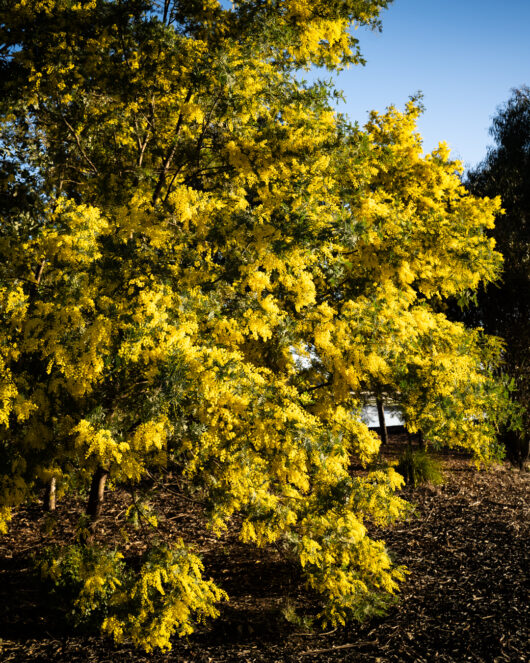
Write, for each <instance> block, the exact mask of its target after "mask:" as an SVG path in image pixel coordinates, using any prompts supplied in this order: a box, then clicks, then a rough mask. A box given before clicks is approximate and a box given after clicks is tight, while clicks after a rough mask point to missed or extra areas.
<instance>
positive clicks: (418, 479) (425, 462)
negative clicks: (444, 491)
mask: <svg viewBox="0 0 530 663" xmlns="http://www.w3.org/2000/svg"><path fill="white" fill-rule="evenodd" d="M396 470H397V472H399V473H400V474H401V475H402V476H403V478H404V479H405V483H406V484H407V485H412V486H420V485H422V484H425V483H432V484H434V485H439V484H441V483H443V482H444V476H443V472H442V465H441V463H440V461H438V460H436V459H435V458H433V457H432V456H429V454H428V453H427V452H426V451H424V450H423V449H415V450H413V449H411V448H410V447H409V448H407V449H406V450H405V452H404V453H403V454H402V455H401V456H400V458H399V462H398V465H397V467H396Z"/></svg>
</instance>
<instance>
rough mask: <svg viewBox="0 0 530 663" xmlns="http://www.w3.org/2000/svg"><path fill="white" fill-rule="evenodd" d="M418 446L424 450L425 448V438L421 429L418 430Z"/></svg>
mask: <svg viewBox="0 0 530 663" xmlns="http://www.w3.org/2000/svg"><path fill="white" fill-rule="evenodd" d="M418 446H419V448H420V449H421V450H422V451H424V450H425V438H424V437H423V433H422V432H421V430H420V431H418Z"/></svg>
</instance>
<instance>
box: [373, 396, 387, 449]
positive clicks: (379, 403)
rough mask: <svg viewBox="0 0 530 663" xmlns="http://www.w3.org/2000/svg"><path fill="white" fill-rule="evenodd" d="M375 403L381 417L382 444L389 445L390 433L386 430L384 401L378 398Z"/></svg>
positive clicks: (380, 433)
mask: <svg viewBox="0 0 530 663" xmlns="http://www.w3.org/2000/svg"><path fill="white" fill-rule="evenodd" d="M375 402H376V404H377V416H378V417H379V435H380V436H381V442H382V444H388V432H387V430H386V422H385V408H384V406H383V399H382V398H376V399H375Z"/></svg>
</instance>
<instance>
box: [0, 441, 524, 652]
mask: <svg viewBox="0 0 530 663" xmlns="http://www.w3.org/2000/svg"><path fill="white" fill-rule="evenodd" d="M400 444H402V441H400V440H399V439H398V440H393V441H392V443H391V445H390V449H389V450H388V451H387V453H388V454H389V455H391V456H392V454H394V453H397V452H398V450H399V445H400ZM440 457H441V458H442V460H443V463H444V468H445V472H446V476H447V481H446V483H445V484H444V485H442V486H439V487H432V486H424V487H419V488H416V489H412V488H407V489H405V490H404V491H403V494H404V496H405V497H406V498H407V499H408V500H409V501H410V502H412V503H413V504H414V505H415V506H416V516H415V517H414V518H413V519H412V520H410V521H408V522H406V523H401V524H400V525H399V526H397V527H393V528H391V529H388V530H385V531H383V532H382V533H381V538H383V539H384V540H385V541H386V542H387V545H388V547H389V548H390V550H391V551H392V553H393V555H394V557H395V558H396V560H397V561H399V563H403V564H405V565H406V566H407V567H408V568H409V571H410V575H409V576H408V579H407V581H406V583H405V585H404V586H403V589H402V591H401V593H400V596H399V602H398V603H397V604H396V605H395V606H394V607H393V608H392V609H391V610H390V612H389V613H388V614H387V615H386V616H385V617H381V618H377V619H372V620H371V621H369V622H367V623H365V624H362V625H358V624H353V625H349V626H348V627H345V628H341V629H335V630H333V631H328V632H325V633H321V632H319V631H318V630H315V631H308V630H306V629H305V628H304V627H302V626H296V625H294V624H292V623H290V622H288V621H287V620H286V619H285V613H286V609H289V608H295V609H299V610H300V609H302V608H309V610H311V608H312V607H314V599H313V598H312V597H311V596H309V595H308V594H307V593H306V592H305V590H304V587H303V582H302V581H301V579H300V576H299V573H298V571H297V568H296V566H294V565H293V564H292V563H291V562H289V561H288V560H287V559H285V556H284V555H283V554H282V550H281V549H280V548H276V547H271V548H269V549H267V550H255V549H254V548H252V547H250V546H246V545H243V544H241V543H239V542H238V541H237V539H236V538H235V537H234V536H233V535H231V534H230V533H228V534H227V535H226V536H225V537H224V538H223V539H222V540H221V541H219V540H218V539H215V538H214V537H212V536H211V534H209V533H208V531H207V530H205V529H204V527H203V525H202V520H201V515H200V510H199V508H198V507H197V506H196V505H193V504H192V503H189V502H187V501H186V500H185V498H184V497H183V496H181V495H179V494H178V491H175V490H174V488H173V487H172V486H171V485H169V484H168V486H167V489H166V492H165V493H164V494H160V491H159V493H158V494H157V495H156V496H155V498H154V499H157V500H158V501H159V502H160V503H159V504H158V505H157V508H160V509H161V510H162V511H163V512H164V513H165V520H163V527H165V528H166V529H168V531H170V530H171V531H175V532H178V535H179V536H182V537H184V538H185V539H186V540H189V541H194V542H195V544H196V545H197V547H198V549H199V550H200V552H201V555H202V558H203V561H204V564H205V567H206V570H207V573H208V574H209V575H211V577H213V578H214V579H215V580H216V582H217V583H218V584H220V585H221V586H222V587H223V588H224V589H225V590H226V591H227V592H228V594H229V595H230V599H231V600H230V603H228V604H226V605H223V606H222V607H221V616H220V617H219V618H218V619H217V620H216V621H214V622H212V623H211V624H208V625H206V626H201V627H200V628H199V629H198V630H197V631H196V633H194V634H193V635H192V636H190V637H189V638H187V639H181V640H175V642H174V645H173V649H172V651H171V652H169V653H167V654H161V653H151V654H144V653H139V652H137V651H135V650H133V649H132V648H130V647H127V646H118V647H116V646H114V645H113V644H112V643H111V642H109V641H106V640H103V639H101V638H98V637H93V636H87V635H84V634H82V633H76V632H74V631H72V629H71V628H68V627H65V622H64V608H63V606H61V605H56V604H55V603H54V602H53V599H50V597H49V596H48V595H46V594H45V593H44V592H43V590H42V589H41V588H40V587H39V584H38V583H37V581H36V580H35V576H34V575H33V573H32V571H31V569H32V556H33V554H34V553H35V552H36V551H38V550H39V548H40V547H41V546H42V545H44V543H45V542H47V541H49V540H50V538H51V539H53V537H54V536H59V534H58V533H60V536H64V535H65V533H66V534H68V533H71V534H73V531H74V526H75V522H76V519H77V517H78V515H79V513H80V512H81V509H82V506H83V505H82V504H81V503H80V502H79V503H72V502H68V503H60V504H59V505H58V509H57V516H56V517H57V520H58V524H57V525H56V530H55V533H54V532H52V533H51V534H45V533H44V532H45V530H46V523H47V518H46V516H43V515H42V509H41V506H40V505H38V504H35V505H31V506H29V507H27V508H24V509H20V510H19V511H18V512H17V514H16V516H15V518H14V521H13V523H12V527H11V530H10V532H9V534H8V535H6V536H4V537H2V538H0V661H2V662H5V663H8V662H9V663H10V662H15V661H16V662H19V661H20V662H22V661H24V662H25V661H28V662H29V661H32V662H36V661H42V662H44V661H46V662H47V661H54V662H56V663H62V662H68V661H72V662H76V663H77V662H79V663H81V662H98V663H110V662H112V663H124V662H125V661H127V662H131V663H141V662H142V663H143V662H147V661H150V662H154V663H162V662H163V661H164V662H170V661H172V662H179V663H185V662H188V663H216V662H219V663H224V662H228V661H239V662H244V661H249V662H252V663H253V662H256V663H257V662H263V663H272V662H284V661H285V662H292V663H294V662H295V661H296V662H297V663H300V662H301V663H305V662H306V661H307V662H308V663H310V662H313V661H319V662H325V661H363V663H364V662H374V663H375V662H378V663H386V662H399V661H405V662H406V661H414V662H418V663H423V662H425V663H431V661H436V662H447V663H449V662H451V663H463V662H465V661H477V662H478V661H480V662H491V663H494V662H499V663H500V662H508V663H514V662H516V661H529V660H530V654H529V647H528V643H529V642H530V629H529V600H528V599H529V594H530V593H529V589H530V587H529V584H530V583H529V577H528V570H529V565H528V562H529V556H528V550H529V543H530V519H529V517H528V515H529V514H528V506H529V497H530V473H529V472H521V471H519V470H516V469H512V468H511V467H510V466H509V465H508V464H502V465H497V466H495V467H494V468H493V469H491V470H489V471H484V470H477V469H476V468H475V467H474V465H473V464H472V463H470V462H469V460H468V459H466V458H465V457H463V456H459V455H454V454H453V455H449V454H446V455H442V456H440ZM170 491H171V492H170ZM123 508H124V501H123V496H120V494H119V491H116V492H114V493H110V494H109V497H108V499H107V502H106V506H105V514H106V515H105V518H104V519H103V522H102V536H104V537H105V538H106V539H107V540H108V541H112V538H113V537H114V536H117V534H116V528H115V527H113V524H114V522H115V520H116V516H117V515H118V514H119V512H120V511H123ZM140 548H141V543H140V542H139V541H138V542H135V541H132V542H131V549H130V554H131V555H134V554H135V552H138V551H139V550H140Z"/></svg>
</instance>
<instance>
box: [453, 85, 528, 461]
mask: <svg viewBox="0 0 530 663" xmlns="http://www.w3.org/2000/svg"><path fill="white" fill-rule="evenodd" d="M490 133H491V135H492V136H493V138H494V139H495V146H494V147H491V148H490V149H489V151H488V155H487V157H486V159H485V160H484V161H483V162H482V163H481V164H479V165H478V166H477V167H476V168H475V169H474V170H472V171H470V172H469V173H468V175H467V178H466V186H467V188H468V189H469V190H470V191H472V192H473V193H474V194H475V195H478V196H490V197H493V196H501V199H502V207H503V212H502V213H500V214H499V215H498V217H497V220H496V223H495V228H494V229H492V230H490V231H489V234H490V235H491V237H492V238H493V239H494V240H495V246H496V248H497V250H498V251H500V252H501V253H502V255H503V258H504V265H503V272H502V276H501V279H500V281H499V282H497V283H492V284H489V285H481V286H480V287H479V289H478V291H477V293H476V295H475V296H474V298H473V303H472V304H471V305H470V306H469V307H468V308H465V309H464V310H463V311H462V313H461V314H460V318H461V319H463V320H464V321H465V322H466V323H468V324H470V325H473V326H482V327H484V330H485V331H486V332H487V333H488V334H495V335H496V336H500V337H502V338H503V339H504V340H505V341H506V345H505V348H504V352H503V370H504V371H505V372H506V374H507V376H509V377H510V378H512V379H513V381H514V386H515V391H514V398H515V400H516V401H517V402H518V403H519V404H520V405H522V406H523V407H524V409H525V410H526V414H525V415H524V425H523V430H522V431H519V432H517V431H505V432H504V435H503V439H504V442H505V444H506V447H507V453H508V457H509V458H510V460H512V462H514V463H516V464H518V465H520V466H521V467H522V465H523V464H524V462H525V460H526V459H527V458H528V450H529V444H530V435H529V434H528V431H529V429H530V419H529V416H530V414H529V413H530V89H529V88H528V87H522V88H520V89H516V90H514V91H513V94H512V96H511V97H510V99H509V100H508V101H507V102H506V103H505V104H504V105H503V106H501V107H500V108H499V110H498V111H497V115H496V116H495V118H494V119H493V124H492V127H491V129H490Z"/></svg>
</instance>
